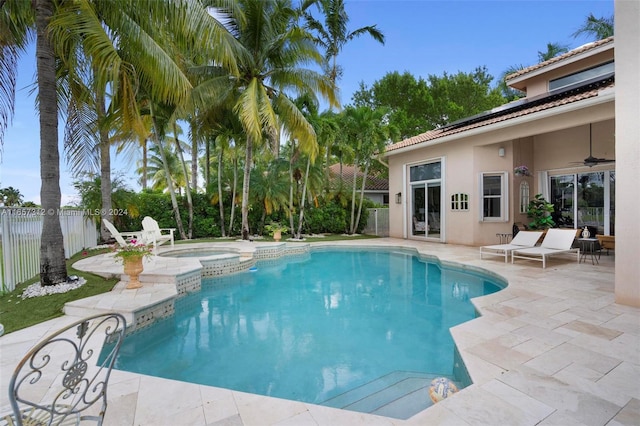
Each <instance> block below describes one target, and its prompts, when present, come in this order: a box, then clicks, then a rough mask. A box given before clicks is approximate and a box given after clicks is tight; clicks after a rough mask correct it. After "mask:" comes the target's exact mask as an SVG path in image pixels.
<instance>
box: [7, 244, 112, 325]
mask: <svg viewBox="0 0 640 426" xmlns="http://www.w3.org/2000/svg"><path fill="white" fill-rule="evenodd" d="M107 251H108V249H103V250H92V251H90V253H92V254H94V255H95V254H101V253H105V252H107ZM82 257H83V255H82V253H78V254H76V255H75V256H73V257H72V258H71V259H69V260H68V261H67V274H68V275H79V276H80V275H81V276H82V277H84V278H85V279H86V280H87V283H86V284H85V285H83V286H82V287H80V288H78V289H76V290H72V291H69V292H67V293H62V294H51V295H48V296H41V297H33V298H30V299H25V300H22V298H21V295H22V292H23V290H24V289H25V288H26V287H28V286H29V285H31V284H33V283H35V282H37V281H38V280H39V279H40V277H39V276H36V277H34V278H32V279H30V280H29V281H26V282H24V283H21V284H19V285H18V286H16V289H15V290H14V291H12V292H11V293H6V294H3V295H0V323H2V325H3V326H4V332H5V333H10V332H12V331H16V330H20V329H22V328H26V327H30V326H32V325H34V324H38V323H40V322H43V321H46V320H49V319H51V318H56V317H59V316H62V315H63V312H62V308H63V307H64V304H65V303H67V302H70V301H72V300H77V299H83V298H85V297H89V296H93V295H96V294H100V293H104V292H107V291H111V289H112V288H113V286H114V285H116V283H117V282H118V281H119V279H117V278H111V279H105V278H102V277H99V276H97V275H93V274H88V273H86V272H80V271H76V270H75V269H73V268H72V267H71V265H72V264H73V263H75V262H77V261H78V260H80V259H81V258H82Z"/></svg>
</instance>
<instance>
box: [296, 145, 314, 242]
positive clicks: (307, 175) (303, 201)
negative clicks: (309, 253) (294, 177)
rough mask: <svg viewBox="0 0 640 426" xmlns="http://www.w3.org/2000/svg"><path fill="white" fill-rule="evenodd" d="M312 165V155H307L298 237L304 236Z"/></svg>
mask: <svg viewBox="0 0 640 426" xmlns="http://www.w3.org/2000/svg"><path fill="white" fill-rule="evenodd" d="M310 167H311V157H307V170H306V172H305V174H304V184H303V185H302V197H301V198H300V215H299V218H298V232H297V233H296V238H297V239H300V238H301V237H302V222H303V220H304V205H305V201H306V199H307V182H308V181H309V168H310Z"/></svg>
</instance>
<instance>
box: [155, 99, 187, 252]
mask: <svg viewBox="0 0 640 426" xmlns="http://www.w3.org/2000/svg"><path fill="white" fill-rule="evenodd" d="M149 107H150V110H151V120H152V121H153V128H154V131H153V137H154V143H155V144H156V146H157V147H158V151H160V158H161V159H162V165H163V166H164V173H165V176H166V177H167V189H168V190H169V195H170V196H171V206H172V207H173V215H174V217H175V218H176V225H178V232H179V233H180V238H182V239H183V240H185V239H186V238H187V236H186V235H185V233H184V226H182V219H181V218H180V208H179V207H178V199H177V198H176V191H175V189H174V188H173V182H172V181H171V172H170V171H169V164H168V163H167V156H166V155H165V152H164V146H162V141H161V140H160V138H159V137H158V134H159V133H158V122H157V120H156V116H155V114H154V108H153V106H152V103H150V104H149Z"/></svg>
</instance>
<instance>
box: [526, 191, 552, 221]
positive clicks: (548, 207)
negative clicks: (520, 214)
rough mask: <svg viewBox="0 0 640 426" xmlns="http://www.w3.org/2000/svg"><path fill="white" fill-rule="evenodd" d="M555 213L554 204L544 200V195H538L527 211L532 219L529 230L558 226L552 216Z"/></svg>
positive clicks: (530, 202)
mask: <svg viewBox="0 0 640 426" xmlns="http://www.w3.org/2000/svg"><path fill="white" fill-rule="evenodd" d="M553 211H554V206H553V204H551V203H549V202H548V201H547V200H545V199H544V197H543V196H542V194H536V195H535V196H534V197H533V199H532V200H531V201H529V207H528V209H527V217H529V218H531V219H532V220H531V222H529V229H547V228H553V227H554V226H556V223H555V222H554V221H553V218H552V217H551V214H552V213H553Z"/></svg>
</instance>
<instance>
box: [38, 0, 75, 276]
mask: <svg viewBox="0 0 640 426" xmlns="http://www.w3.org/2000/svg"><path fill="white" fill-rule="evenodd" d="M53 8H54V5H53V1H51V0H35V13H36V67H37V73H38V100H39V103H38V105H39V112H40V179H41V182H42V185H41V187H40V201H41V203H42V209H43V210H44V212H45V215H44V216H43V222H42V237H41V240H40V282H41V284H42V285H43V286H47V285H55V284H59V283H61V282H64V281H66V279H67V265H66V263H65V258H64V240H63V236H62V228H61V227H60V218H59V217H58V209H60V198H61V195H60V153H59V151H58V98H57V93H56V58H55V54H54V52H53V48H52V47H51V43H50V41H49V39H48V37H47V25H48V23H49V20H50V19H51V17H52V16H53Z"/></svg>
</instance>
